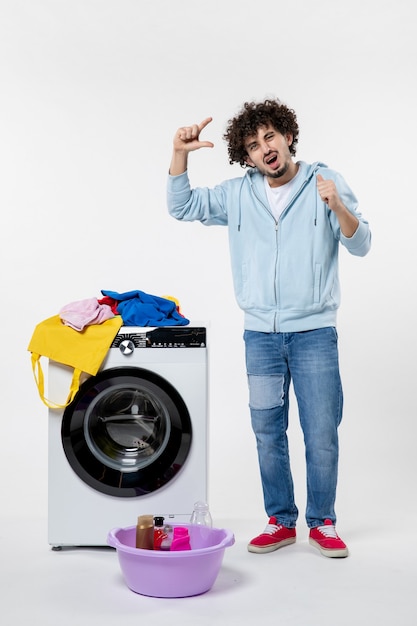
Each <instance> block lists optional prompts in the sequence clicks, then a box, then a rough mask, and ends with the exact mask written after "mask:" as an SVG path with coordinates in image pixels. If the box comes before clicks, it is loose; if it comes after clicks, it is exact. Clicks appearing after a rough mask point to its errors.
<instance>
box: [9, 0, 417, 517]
mask: <svg viewBox="0 0 417 626" xmlns="http://www.w3.org/2000/svg"><path fill="white" fill-rule="evenodd" d="M412 9H413V2H412V0H409V1H405V0H397V2H395V3H392V2H388V1H387V0H380V1H379V2H378V3H377V4H375V2H374V1H373V0H372V1H368V0H360V1H359V0H351V1H350V2H346V3H345V2H344V3H342V2H335V0H318V1H316V2H310V0H299V1H298V2H294V3H292V2H283V1H281V0H258V1H257V2H253V1H249V0H229V1H227V2H224V1H222V2H220V1H219V0H211V2H201V1H200V0H181V1H180V2H171V1H170V0H142V1H140V0H13V1H11V0H9V1H8V0H0V72H1V73H0V84H1V96H0V168H1V169H0V172H1V182H0V207H1V214H0V215H1V218H0V219H1V228H0V237H1V240H0V255H1V270H0V271H1V279H0V280H1V294H2V305H1V325H0V332H1V354H2V362H1V420H2V426H1V440H2V452H1V455H0V472H1V474H0V475H1V476H2V481H1V483H2V484H1V494H2V495H1V500H2V514H4V515H8V514H10V515H15V514H18V515H20V514H23V513H27V512H30V513H31V514H39V515H44V514H45V510H46V464H47V458H46V450H47V442H46V425H47V414H46V408H45V407H44V406H43V404H42V403H41V402H40V400H39V399H38V396H37V392H36V389H35V385H34V381H33V378H32V373H31V368H30V358H29V354H28V353H27V352H26V347H27V344H28V342H29V339H30V337H31V334H32V331H33V329H34V326H35V325H36V324H37V323H38V322H39V321H41V320H43V319H44V318H46V317H49V316H50V315H53V314H55V313H57V312H58V310H59V309H60V308H61V306H62V305H63V304H66V303H67V302H70V301H72V300H77V299H82V298H87V297H91V296H99V295H100V290H101V289H112V290H115V291H124V290H128V289H142V290H144V291H147V292H148V293H152V294H156V295H164V294H172V295H175V296H176V297H177V298H179V300H180V301H181V304H182V309H183V311H184V313H185V314H186V316H187V317H189V318H191V319H197V320H208V321H209V322H210V324H211V325H210V340H209V341H210V344H209V345H210V409H211V426H210V504H211V508H212V511H213V515H214V516H216V517H231V516H234V515H238V516H242V517H254V518H255V517H257V518H258V519H259V520H262V519H264V513H263V505H262V497H261V489H260V482H259V478H258V468H257V460H256V453H255V443H254V439H253V435H252V433H251V430H250V424H249V412H248V409H247V390H246V379H245V371H244V357H243V345H242V339H241V336H242V314H241V312H240V310H239V309H238V308H237V305H236V304H235V301H234V297H233V293H232V285H231V277H230V270H229V258H228V246H227V233H226V230H225V229H221V228H207V229H206V228H204V227H203V226H201V225H200V224H181V223H177V222H175V221H174V220H172V219H171V218H170V217H169V216H168V215H167V212H166V205H165V180H166V174H167V169H168V164H169V159H170V152H171V141H172V136H173V134H174V132H175V130H176V129H177V127H178V126H180V125H183V124H190V123H193V122H199V121H200V120H201V119H203V118H204V117H206V116H208V115H212V116H213V118H214V121H213V123H212V124H211V125H210V126H209V128H208V129H207V130H206V132H205V136H206V137H207V138H208V139H210V140H212V141H214V142H215V148H214V150H205V151H200V152H199V153H196V154H194V155H192V160H191V163H190V174H191V178H192V181H193V183H194V184H195V185H212V184H214V183H216V182H220V181H221V180H223V179H225V178H228V177H230V176H232V175H239V173H240V171H241V170H240V168H239V167H236V166H233V167H231V166H230V165H229V164H228V162H227V153H226V147H225V145H224V143H223V141H222V138H221V137H222V134H223V132H224V129H225V125H226V122H227V120H228V119H229V118H230V117H232V116H233V115H234V114H235V113H236V112H237V110H238V109H239V108H240V106H241V104H242V103H243V102H244V101H245V100H251V99H256V100H258V99H263V98H264V97H266V96H269V95H273V96H277V97H280V98H281V99H282V100H283V101H284V102H286V103H287V104H288V105H290V106H291V107H293V108H294V109H295V110H296V112H297V114H298V119H299V123H300V127H301V134H300V142H299V150H298V157H299V158H300V159H303V160H307V161H313V160H322V161H324V162H326V163H327V164H328V165H330V166H331V167H333V168H335V169H337V170H339V171H340V172H341V173H342V174H343V175H344V177H345V178H346V180H347V181H348V182H349V183H350V184H351V186H352V188H353V189H354V191H355V192H356V194H357V196H358V197H359V199H360V201H361V207H362V212H363V213H364V214H365V215H366V217H367V218H368V219H369V221H370V223H371V226H372V230H373V237H374V244H373V250H372V252H371V253H370V254H369V256H368V257H366V258H365V259H356V258H353V257H350V256H349V255H348V254H347V253H346V252H345V251H342V253H341V274H342V287H343V303H342V308H341V311H340V316H339V335H340V348H341V362H342V373H343V379H344V388H345V396H346V401H345V418H344V423H343V426H342V428H341V431H340V435H341V444H342V458H341V467H340V487H339V499H338V511H339V517H340V516H341V515H342V513H343V515H344V516H346V517H349V516H350V517H351V518H354V519H355V522H356V521H357V520H360V519H362V518H364V517H365V518H366V517H369V518H372V517H373V516H386V515H389V514H391V515H392V509H394V511H395V515H394V518H395V519H397V518H399V519H404V518H406V517H407V516H408V515H410V513H412V512H414V513H415V512H416V505H415V498H414V495H413V494H414V493H415V491H414V484H413V478H414V476H415V470H416V461H415V453H414V447H415V445H414V439H415V437H416V425H415V418H416V408H415V402H414V390H415V375H416V367H415V359H414V353H415V347H416V329H415V323H414V322H415V312H414V306H415V304H414V303H415V299H416V280H415V257H416V253H415V248H414V237H415V232H416V207H415V204H416V203H415V200H414V193H413V192H414V182H415V174H414V169H415V168H414V163H413V157H414V151H415V145H416V114H415V111H416V105H417V98H416V83H415V62H416V43H415V33H414V30H415V29H414V24H415V22H414V19H413V14H412ZM291 441H292V456H293V462H294V474H295V480H296V485H297V494H298V498H299V501H298V504H299V507H300V510H301V515H302V514H303V511H304V463H303V446H302V441H301V437H300V431H299V427H298V424H297V413H296V409H295V407H294V408H293V412H292V426H291ZM411 497H412V498H414V502H410V499H411Z"/></svg>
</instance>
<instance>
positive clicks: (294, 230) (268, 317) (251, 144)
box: [168, 100, 371, 557]
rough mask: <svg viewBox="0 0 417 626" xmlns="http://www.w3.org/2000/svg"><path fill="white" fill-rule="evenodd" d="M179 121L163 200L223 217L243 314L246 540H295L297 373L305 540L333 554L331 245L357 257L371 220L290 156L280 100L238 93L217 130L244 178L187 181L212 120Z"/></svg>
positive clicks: (180, 214) (318, 171) (339, 184)
mask: <svg viewBox="0 0 417 626" xmlns="http://www.w3.org/2000/svg"><path fill="white" fill-rule="evenodd" d="M211 119H212V118H210V117H209V118H207V119H205V120H204V121H203V122H201V124H194V125H192V126H187V127H182V128H179V129H178V131H177V132H176V133H175V137H174V142H173V144H174V145H173V155H172V161H171V166H170V176H169V180H168V208H169V211H170V213H171V215H173V216H174V217H175V218H177V219H179V220H199V221H200V222H202V223H203V224H206V225H212V224H218V225H227V226H228V229H229V241H230V254H231V263H232V274H233V281H234V288H235V295H236V299H237V302H238V304H239V306H240V307H241V308H242V309H243V311H244V314H245V332H244V340H245V350H246V367H247V375H248V384H249V405H250V412H251V420H252V428H253V430H254V433H255V436H256V441H257V450H258V458H259V466H260V473H261V479H262V487H263V494H264V502H265V510H266V512H267V515H268V516H269V521H268V524H267V526H266V528H265V530H264V532H262V533H261V534H260V535H259V536H257V537H255V538H254V539H252V541H250V543H249V545H248V550H249V551H250V552H255V553H263V552H271V551H273V550H276V549H277V548H281V547H282V546H285V545H288V544H291V543H294V542H295V540H296V529H295V526H296V521H297V517H298V509H297V507H296V504H295V501H294V490H293V481H292V476H291V469H290V462H289V453H288V440H287V427H288V408H289V406H288V392H289V387H290V383H291V381H292V383H293V387H294V392H295V396H296V399H297V404H298V412H299V418H300V423H301V427H302V430H303V434H304V442H305V452H306V467H307V507H306V522H307V525H308V527H309V529H310V534H309V541H310V544H311V545H313V546H314V547H316V548H318V549H319V550H320V552H321V553H322V554H323V555H325V556H329V557H346V556H348V548H347V546H346V544H345V543H344V542H343V541H342V539H341V538H340V537H339V536H338V534H337V532H336V528H335V524H336V515H335V510H334V503H335V498H336V484H337V472H338V426H339V424H340V421H341V419H342V404H343V394H342V385H341V381H340V375H339V364H338V347H337V331H336V312H337V309H338V306H339V300H340V294H339V280H338V250H339V244H342V245H343V246H344V247H345V248H346V249H347V250H348V251H349V252H350V253H351V254H354V255H357V256H364V255H365V254H366V253H367V252H368V250H369V248H370V243H371V235H370V231H369V227H368V223H367V222H366V221H365V220H364V219H363V218H362V216H361V215H360V213H359V212H358V211H357V204H358V203H357V200H356V198H355V196H354V195H353V193H352V191H351V190H350V189H349V187H348V186H347V184H346V183H345V181H344V180H343V178H342V177H341V176H340V174H338V173H337V172H335V171H333V170H331V169H329V168H327V166H326V165H324V164H323V163H319V162H317V163H314V164H312V165H309V164H307V163H304V162H296V161H295V160H294V158H293V157H294V156H295V154H296V147H297V142H298V134H299V128H298V123H297V118H296V115H295V113H294V111H293V110H292V109H289V108H288V107H287V106H286V105H285V104H283V103H281V102H280V101H279V100H266V101H265V102H260V103H254V102H249V103H248V102H247V103H245V104H244V106H243V108H242V110H241V111H240V113H239V114H238V115H237V116H236V117H234V118H233V119H231V120H229V123H228V127H227V130H226V133H225V135H224V139H225V140H226V141H227V144H228V154H229V162H230V163H231V164H232V163H235V162H237V163H240V165H241V166H242V167H245V168H246V167H247V168H248V170H247V172H246V174H245V175H244V176H242V177H238V178H234V179H231V180H227V181H225V182H223V183H222V184H220V185H218V186H216V187H214V188H213V189H207V188H197V189H191V187H190V183H189V180H188V175H187V162H188V155H189V153H190V152H192V151H194V150H198V149H200V148H204V147H213V144H212V143H211V142H209V141H202V140H201V139H200V134H201V132H202V130H203V129H204V128H205V127H206V126H207V125H208V124H209V123H210V121H211Z"/></svg>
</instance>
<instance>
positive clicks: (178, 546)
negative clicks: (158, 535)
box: [170, 526, 191, 552]
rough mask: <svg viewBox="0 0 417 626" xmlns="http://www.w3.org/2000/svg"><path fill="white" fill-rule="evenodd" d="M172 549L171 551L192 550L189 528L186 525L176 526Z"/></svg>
mask: <svg viewBox="0 0 417 626" xmlns="http://www.w3.org/2000/svg"><path fill="white" fill-rule="evenodd" d="M170 550H171V552H172V551H173V550H191V545H190V535H189V534H188V528H185V527H184V526H174V535H173V538H172V543H171V548H170Z"/></svg>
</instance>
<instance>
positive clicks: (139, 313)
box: [101, 290, 190, 326]
mask: <svg viewBox="0 0 417 626" xmlns="http://www.w3.org/2000/svg"><path fill="white" fill-rule="evenodd" d="M101 293H102V294H103V296H107V297H109V298H113V300H116V301H117V303H118V304H117V311H118V313H119V314H120V315H121V317H122V320H123V324H124V325H125V326H186V325H187V324H189V323H190V321H189V320H188V319H186V318H185V317H183V316H182V315H180V313H178V311H177V306H176V304H175V302H173V301H172V300H168V299H167V298H160V297H159V296H152V295H150V294H147V293H145V292H144V291H138V290H136V291H126V292H125V293H117V292H116V291H104V290H102V291H101Z"/></svg>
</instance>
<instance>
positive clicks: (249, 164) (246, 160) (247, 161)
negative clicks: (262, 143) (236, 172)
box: [245, 156, 256, 167]
mask: <svg viewBox="0 0 417 626" xmlns="http://www.w3.org/2000/svg"><path fill="white" fill-rule="evenodd" d="M245 163H246V165H248V166H249V167H256V165H255V163H254V162H253V161H252V159H251V158H250V157H249V156H247V157H246V159H245Z"/></svg>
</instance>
